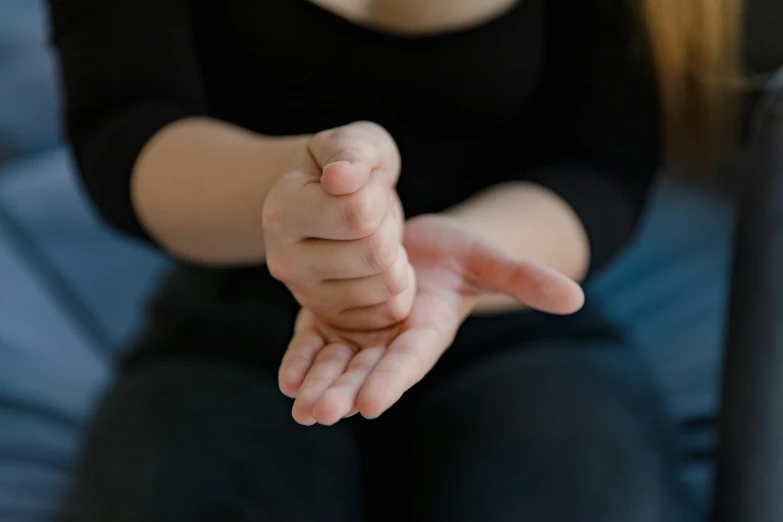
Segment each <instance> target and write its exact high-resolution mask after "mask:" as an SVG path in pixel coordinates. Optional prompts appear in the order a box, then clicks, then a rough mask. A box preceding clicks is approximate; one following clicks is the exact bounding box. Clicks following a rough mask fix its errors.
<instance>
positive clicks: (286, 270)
mask: <svg viewBox="0 0 783 522" xmlns="http://www.w3.org/2000/svg"><path fill="white" fill-rule="evenodd" d="M266 257H267V259H266V266H267V269H268V270H269V274H270V275H271V276H272V277H274V278H275V279H277V280H278V281H280V282H282V283H292V282H294V281H296V280H297V279H298V274H297V270H296V268H295V267H294V264H293V263H290V262H287V261H286V260H285V259H284V258H283V257H282V256H279V255H277V254H276V253H275V251H274V250H271V251H268V252H267V254H266Z"/></svg>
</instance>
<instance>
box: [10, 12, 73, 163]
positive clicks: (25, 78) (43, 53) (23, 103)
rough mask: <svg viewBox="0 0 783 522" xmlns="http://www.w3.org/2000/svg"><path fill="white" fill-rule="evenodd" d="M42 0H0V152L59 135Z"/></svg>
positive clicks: (16, 151)
mask: <svg viewBox="0 0 783 522" xmlns="http://www.w3.org/2000/svg"><path fill="white" fill-rule="evenodd" d="M46 26H47V21H46V7H45V2H44V1H43V0H3V1H2V2H0V157H1V158H8V157H15V156H18V155H20V154H23V153H27V152H33V151H39V150H43V149H45V148H47V147H51V146H53V145H55V144H56V143H58V142H59V141H60V138H61V133H60V123H59V121H58V111H59V107H58V106H59V96H58V92H57V79H56V63H55V61H56V60H55V56H54V53H53V51H52V49H51V48H50V46H49V43H48V31H47V28H46Z"/></svg>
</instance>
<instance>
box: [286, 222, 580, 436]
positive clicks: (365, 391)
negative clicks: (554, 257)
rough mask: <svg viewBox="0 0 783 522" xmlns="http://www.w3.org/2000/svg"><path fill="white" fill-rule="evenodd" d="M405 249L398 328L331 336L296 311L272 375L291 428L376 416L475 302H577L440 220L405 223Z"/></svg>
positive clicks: (559, 283)
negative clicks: (410, 287)
mask: <svg viewBox="0 0 783 522" xmlns="http://www.w3.org/2000/svg"><path fill="white" fill-rule="evenodd" d="M404 246H405V249H406V251H407V253H408V257H409V259H410V263H411V265H412V267H413V269H414V272H415V274H416V285H417V288H416V297H415V299H414V302H413V307H412V308H411V312H410V314H409V316H408V318H407V319H406V320H405V321H403V322H402V323H400V324H399V325H397V326H395V327H393V328H390V329H387V330H382V331H376V332H358V333H357V332H340V331H335V330H332V329H330V328H328V327H327V326H326V325H324V324H322V323H321V322H320V321H319V320H318V319H317V318H316V317H315V316H314V315H313V314H312V313H310V312H309V311H308V310H306V309H303V310H302V311H301V312H300V314H299V317H298V319H297V323H296V328H295V332H294V337H293V339H292V340H291V343H290V345H289V347H288V350H287V352H286V354H285V356H284V358H283V361H282V364H281V367H280V388H281V390H282V391H283V393H285V394H286V395H288V396H291V397H296V401H295V403H294V409H293V415H294V418H295V419H296V420H297V421H298V422H300V423H302V424H308V425H309V424H314V423H320V424H325V425H331V424H334V423H336V422H338V421H339V420H340V419H342V418H344V417H347V416H349V415H353V414H355V413H357V412H360V413H361V414H362V415H363V416H364V417H367V418H375V417H377V416H379V415H381V414H382V413H383V412H384V411H386V410H387V409H388V408H389V407H391V406H392V405H393V404H394V403H395V402H397V400H399V398H400V397H401V396H402V394H403V393H405V392H406V391H407V390H408V389H410V388H411V387H412V386H413V385H415V384H416V383H417V382H419V381H420V380H421V379H422V378H423V377H424V376H425V375H426V374H427V373H428V372H429V371H430V370H431V369H432V367H433V366H434V365H435V363H436V362H437V361H438V359H439V358H440V357H441V355H443V353H444V352H445V351H446V349H447V348H448V347H449V346H450V345H451V344H452V342H453V340H454V337H455V336H456V333H457V330H458V329H459V327H460V325H461V324H462V321H464V319H465V318H466V317H467V316H468V315H469V314H470V311H471V310H472V309H473V307H474V306H475V304H476V302H477V301H478V299H479V297H480V296H481V294H483V293H502V294H506V295H508V296H510V297H513V298H514V299H516V300H517V301H519V302H520V303H522V304H524V305H526V306H528V307H530V308H533V309H537V310H541V311H544V312H549V313H556V314H568V313H573V312H575V311H576V310H578V309H579V308H580V307H581V305H582V303H583V300H584V296H583V293H582V290H581V288H580V287H579V286H578V285H577V284H576V283H575V282H573V281H572V280H570V279H568V278H567V277H565V276H563V275H562V274H560V273H558V272H555V271H553V270H550V269H547V268H544V267H541V266H539V265H535V264H532V263H528V262H525V261H521V260H518V259H514V258H511V257H509V256H508V255H506V254H505V253H504V252H503V251H502V250H500V249H498V248H497V247H495V246H493V245H491V244H489V243H488V242H486V241H484V240H482V239H481V238H480V237H478V236H477V235H476V234H474V233H472V232H469V231H467V230H466V229H465V227H464V226H463V225H462V224H461V223H459V222H457V221H456V220H454V219H452V218H449V217H446V216H441V215H427V216H421V217H418V218H414V219H411V220H409V221H408V222H407V223H406V228H405V240H404ZM335 339H345V340H347V341H350V342H343V341H340V340H335ZM330 340H331V342H329V341H330ZM351 345H355V346H351ZM356 346H358V347H360V348H361V349H359V350H357V349H356Z"/></svg>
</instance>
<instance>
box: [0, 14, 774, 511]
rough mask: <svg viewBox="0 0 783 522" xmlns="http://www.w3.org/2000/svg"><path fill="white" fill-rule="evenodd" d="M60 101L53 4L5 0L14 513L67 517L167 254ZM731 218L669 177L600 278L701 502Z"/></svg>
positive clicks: (0, 72) (2, 46)
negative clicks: (78, 475) (147, 235)
mask: <svg viewBox="0 0 783 522" xmlns="http://www.w3.org/2000/svg"><path fill="white" fill-rule="evenodd" d="M682 1H687V0H682ZM748 24H749V25H750V26H751V30H750V31H749V35H751V39H750V42H749V43H748V64H749V65H748V67H749V70H751V71H753V72H758V73H762V72H770V71H772V70H774V69H775V68H776V67H777V66H779V65H781V64H783V38H781V36H780V33H779V32H778V29H779V28H780V27H783V2H780V0H758V1H756V2H751V5H749V17H748ZM58 112H59V95H58V80H57V69H56V63H55V58H54V56H53V54H52V50H51V48H50V46H49V43H48V35H47V22H46V7H45V3H44V2H42V1H40V0H0V521H2V522H33V521H35V522H46V521H53V520H54V512H55V509H56V507H57V504H58V501H59V499H60V497H61V495H62V494H63V491H64V488H65V487H66V484H67V478H68V474H69V471H70V470H71V468H72V466H73V463H74V460H75V455H76V453H77V451H78V444H79V436H80V433H81V430H82V428H83V426H84V423H85V420H86V419H87V418H88V416H89V414H90V411H91V408H92V406H93V404H94V403H95V400H96V397H98V396H99V395H100V393H101V391H102V390H103V389H104V388H105V386H106V384H107V383H108V382H109V380H110V379H111V378H112V363H113V360H114V359H115V358H116V357H117V355H118V353H119V351H120V350H121V349H122V347H123V346H125V344H126V342H127V341H128V339H129V338H130V337H131V336H132V335H133V332H134V331H135V329H136V328H137V327H138V324H139V321H140V317H141V315H142V313H143V309H144V303H145V301H146V300H147V298H148V297H149V294H150V292H151V291H152V290H153V289H154V287H155V283H156V281H158V279H159V278H160V277H161V275H162V274H163V272H164V271H165V270H166V267H167V265H168V263H169V261H168V260H167V259H166V258H165V257H164V256H163V255H162V254H160V253H158V252H154V251H151V250H149V249H148V248H147V247H145V246H141V245H139V244H136V243H134V242H131V241H129V240H126V239H124V238H122V237H119V236H118V235H116V234H115V233H113V232H111V231H110V230H109V229H107V228H106V227H105V226H104V225H103V224H102V223H101V222H100V221H99V220H98V218H97V216H96V214H95V212H94V211H93V210H92V208H91V207H90V205H89V203H88V202H87V200H86V199H85V197H84V194H83V192H82V191H81V189H80V187H79V186H78V183H77V180H76V176H75V174H74V166H73V163H72V160H71V156H70V154H69V151H68V148H67V146H66V144H65V143H64V141H63V135H62V133H61V130H60V118H59V115H58ZM732 220H733V205H732V201H731V197H730V194H729V193H726V192H722V191H721V190H720V189H718V188H716V187H704V186H700V185H699V184H698V183H695V182H686V181H684V179H683V178H671V179H670V178H669V177H667V176H664V177H663V178H662V181H661V183H660V186H659V187H658V189H657V191H656V194H655V197H654V200H653V202H652V204H651V207H650V214H649V216H648V217H647V219H646V221H645V224H644V226H643V229H642V230H641V233H640V234H639V236H638V238H637V240H636V241H635V243H634V244H633V245H632V246H631V247H630V248H629V249H628V250H627V251H626V252H625V254H624V255H623V256H621V258H620V259H618V260H617V261H616V262H615V263H614V264H613V265H612V266H611V267H610V268H609V269H607V270H606V271H605V272H604V273H602V274H600V275H599V276H598V277H597V278H596V279H595V280H594V281H593V282H592V283H591V284H590V286H589V288H588V293H589V296H590V298H591V299H593V300H594V301H595V302H597V303H599V304H600V306H601V307H602V308H603V309H604V310H605V312H606V313H607V314H608V315H609V317H611V318H612V319H613V320H615V321H616V322H618V323H620V324H622V325H623V326H624V327H626V328H627V330H628V333H629V336H630V338H631V340H632V341H633V343H634V344H635V349H638V350H639V352H640V354H641V355H642V356H643V357H644V358H645V359H647V360H648V361H649V363H650V366H651V368H653V371H654V372H655V373H656V376H657V377H658V379H659V382H660V383H661V387H662V389H663V391H664V392H665V394H666V397H667V400H668V403H669V407H670V410H671V412H672V414H673V415H674V416H675V418H676V419H677V421H678V425H679V427H680V429H681V432H682V436H683V437H682V440H683V449H684V452H685V454H686V456H687V457H688V465H687V466H686V469H685V470H684V473H685V475H686V478H687V480H688V481H689V483H690V484H691V485H692V486H693V487H694V489H695V491H697V492H698V495H699V498H700V499H701V500H702V501H703V502H707V501H708V498H709V493H708V492H709V486H710V480H711V465H710V458H711V457H712V455H713V452H714V449H715V433H714V429H713V420H714V415H715V412H716V408H717V399H718V393H717V392H718V384H719V383H718V380H719V367H720V357H721V346H722V339H723V327H724V321H723V316H724V310H725V304H726V293H727V276H728V270H729V259H730V252H729V249H730V239H731V230H732ZM770 522H772V521H770Z"/></svg>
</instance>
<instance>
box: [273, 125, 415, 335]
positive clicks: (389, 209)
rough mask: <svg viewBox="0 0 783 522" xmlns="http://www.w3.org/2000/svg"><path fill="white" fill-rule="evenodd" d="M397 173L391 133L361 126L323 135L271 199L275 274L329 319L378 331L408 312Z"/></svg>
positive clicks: (411, 289)
mask: <svg viewBox="0 0 783 522" xmlns="http://www.w3.org/2000/svg"><path fill="white" fill-rule="evenodd" d="M399 171H400V156H399V152H398V150H397V146H396V145H395V143H394V140H393V139H392V137H391V136H390V135H389V134H388V133H387V132H386V131H385V130H384V129H383V128H381V127H380V126H378V125H375V124H373V123H367V122H360V123H354V124H351V125H347V126H345V127H340V128H337V129H333V130H329V131H324V132H321V133H319V134H316V135H315V136H314V137H313V138H312V139H311V140H310V141H309V143H308V146H307V150H305V151H303V153H302V158H301V168H300V169H298V170H295V171H293V172H290V173H289V174H286V175H284V176H283V177H282V178H281V179H280V180H279V181H278V182H277V183H276V184H275V186H274V187H273V188H272V190H271V191H270V192H269V195H268V196H267V198H266V201H265V202H264V209H263V223H264V240H265V246H266V258H267V265H268V267H269V271H270V272H271V274H272V275H273V276H274V277H275V278H276V279H278V280H280V281H282V282H283V283H285V284H286V286H287V287H288V288H289V290H291V292H292V293H293V295H294V297H295V298H296V299H297V301H298V302H299V304H301V305H302V306H303V307H304V308H306V309H308V310H309V311H310V312H311V313H313V314H314V315H315V316H317V317H318V318H319V320H320V321H323V322H324V324H328V325H330V326H332V327H335V328H341V329H348V330H374V329H379V328H385V327H388V326H390V325H393V324H396V323H398V322H399V321H401V320H402V319H404V318H405V317H407V315H408V313H409V312H410V308H411V303H412V301H413V296H414V293H415V286H414V281H415V278H414V276H413V271H412V269H411V267H410V264H409V263H408V258H407V256H406V254H405V250H404V249H403V247H402V227H403V224H404V216H403V212H402V206H401V205H400V202H399V198H398V197H397V192H396V190H395V185H396V183H397V178H398V176H399Z"/></svg>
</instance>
